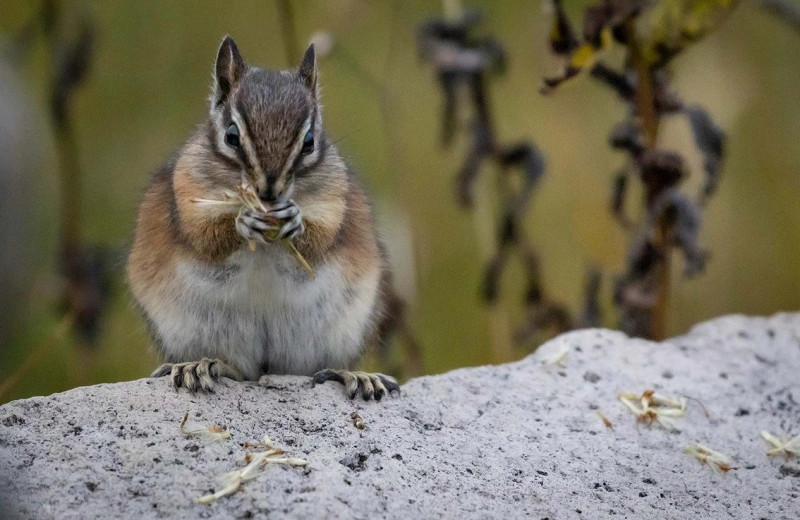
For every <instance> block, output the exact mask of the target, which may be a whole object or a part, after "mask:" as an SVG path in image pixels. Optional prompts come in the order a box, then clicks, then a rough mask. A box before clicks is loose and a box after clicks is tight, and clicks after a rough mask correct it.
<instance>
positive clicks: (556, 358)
mask: <svg viewBox="0 0 800 520" xmlns="http://www.w3.org/2000/svg"><path fill="white" fill-rule="evenodd" d="M568 355H569V345H562V347H561V348H560V349H558V351H557V352H556V353H555V354H553V355H552V356H550V357H549V358H547V359H545V360H544V363H543V364H544V365H545V366H546V367H551V366H553V365H558V366H560V367H561V368H566V366H567V356H568Z"/></svg>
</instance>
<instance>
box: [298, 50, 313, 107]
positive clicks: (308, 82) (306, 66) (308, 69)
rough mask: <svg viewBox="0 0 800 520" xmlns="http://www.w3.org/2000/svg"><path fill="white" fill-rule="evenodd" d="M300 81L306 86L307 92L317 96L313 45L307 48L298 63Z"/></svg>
mask: <svg viewBox="0 0 800 520" xmlns="http://www.w3.org/2000/svg"><path fill="white" fill-rule="evenodd" d="M297 75H298V76H299V77H300V81H302V82H303V84H304V85H305V86H306V88H307V89H308V90H310V91H311V92H313V93H314V97H316V96H317V54H316V53H315V52H314V44H313V43H312V44H311V45H309V46H308V49H307V50H306V53H305V54H304V55H303V61H302V62H300V68H299V69H298V71H297Z"/></svg>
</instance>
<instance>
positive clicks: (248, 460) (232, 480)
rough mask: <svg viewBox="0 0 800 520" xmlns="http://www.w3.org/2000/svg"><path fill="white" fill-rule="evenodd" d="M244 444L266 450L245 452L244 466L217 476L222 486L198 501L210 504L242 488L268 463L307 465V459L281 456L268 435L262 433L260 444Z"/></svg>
mask: <svg viewBox="0 0 800 520" xmlns="http://www.w3.org/2000/svg"><path fill="white" fill-rule="evenodd" d="M244 446H258V447H260V448H266V451H260V452H256V453H247V454H245V456H244V459H243V461H242V462H243V463H244V464H245V466H244V467H243V468H240V469H237V470H236V471H231V472H230V473H225V474H224V475H222V476H221V477H220V478H219V480H220V483H221V484H222V488H221V489H220V490H219V491H216V492H214V493H210V494H208V495H203V496H201V497H200V498H198V499H197V501H198V502H200V503H201V504H210V503H211V502H214V501H215V500H217V499H219V498H222V497H224V496H228V495H232V494H234V493H236V492H237V491H239V490H240V489H242V487H243V486H244V483H245V482H246V481H248V480H252V479H254V478H256V477H257V476H258V475H259V474H260V472H261V470H262V469H263V468H264V467H265V466H267V465H268V464H285V465H287V466H296V467H302V466H306V465H308V461H307V460H305V459H299V458H295V457H281V455H284V454H285V453H286V452H285V451H283V450H280V449H276V448H275V447H274V446H273V444H272V440H271V439H270V438H269V436H268V435H264V441H263V443H261V444H250V443H245V444H244Z"/></svg>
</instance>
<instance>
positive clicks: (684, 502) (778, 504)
mask: <svg viewBox="0 0 800 520" xmlns="http://www.w3.org/2000/svg"><path fill="white" fill-rule="evenodd" d="M565 345H566V346H569V348H570V353H569V356H568V358H567V365H566V367H563V368H562V367H559V366H557V365H552V366H547V365H545V364H543V363H542V361H543V360H547V359H548V358H550V357H551V356H553V354H554V353H556V352H559V351H560V349H561V348H563V347H564V346H565ZM587 373H592V374H594V375H593V376H591V377H588V378H587V377H584V375H585V374H587ZM664 374H669V375H670V377H666V376H665V375H664ZM594 376H597V377H594ZM648 388H653V389H655V390H656V391H657V392H660V393H663V394H664V395H671V396H679V395H687V396H691V397H692V398H696V399H698V400H700V401H702V403H703V404H704V405H705V408H706V409H707V411H708V415H709V417H706V416H705V415H704V412H703V408H702V407H701V406H700V405H699V404H698V403H697V402H696V401H690V402H689V406H688V409H687V414H686V416H685V417H684V418H679V419H677V420H676V424H677V425H678V426H679V428H680V429H681V431H680V432H677V433H675V432H673V433H670V432H667V431H665V430H664V429H662V428H659V427H658V426H650V427H648V426H646V425H642V424H639V425H637V424H636V421H635V418H634V416H633V415H632V414H631V413H630V412H629V411H628V410H627V409H626V408H624V407H623V406H622V405H621V404H620V402H619V401H618V400H617V394H618V393H620V392H636V393H641V392H642V391H644V390H645V389H648ZM798 401H800V314H782V315H777V316H775V317H772V318H746V317H741V316H731V317H726V318H721V319H717V320H714V321H712V322H710V323H706V324H703V325H700V326H698V327H696V328H694V329H693V330H692V331H691V332H690V333H689V334H688V335H687V336H684V337H680V338H676V339H673V340H671V341H668V342H664V343H660V344H656V343H650V342H646V341H641V340H633V339H629V338H627V337H626V336H624V335H623V334H621V333H619V332H612V331H607V330H586V331H579V332H573V333H569V334H565V335H563V336H560V337H559V338H557V339H555V340H553V341H551V342H549V343H547V344H546V345H544V346H543V347H542V348H541V349H540V350H539V351H538V352H537V353H536V354H534V355H532V356H529V357H528V358H526V359H524V360H522V361H520V362H518V363H512V364H508V365H502V366H495V367H480V368H470V369H463V370H456V371H454V372H450V373H448V374H444V375H440V376H431V377H421V378H418V379H414V380H412V381H409V382H408V383H407V384H405V385H404V386H403V395H402V396H401V397H399V398H394V399H385V400H384V401H383V402H380V403H364V402H361V401H348V400H347V399H345V398H344V395H343V393H342V388H341V387H340V386H338V385H334V384H331V383H327V384H325V385H323V386H317V387H316V388H311V385H310V383H309V381H308V379H306V378H300V377H274V378H271V380H270V381H269V383H268V385H267V387H266V388H265V387H260V386H258V385H256V384H253V383H248V384H238V383H233V382H229V383H228V384H227V386H225V387H222V388H220V389H219V391H218V392H217V393H215V394H212V395H189V394H187V393H185V392H184V391H181V392H177V393H176V392H175V391H173V390H172V389H171V388H169V386H168V384H167V381H166V380H165V379H162V380H148V379H143V380H139V381H131V382H126V383H117V384H106V385H98V386H93V387H86V388H78V389H75V390H71V391H69V392H65V393H62V394H56V395H52V396H49V397H37V398H32V399H26V400H22V401H16V402H13V403H9V404H6V405H4V406H2V407H1V408H0V493H2V494H3V497H2V505H1V506H0V507H2V508H4V509H3V510H0V517H2V518H16V517H21V518H81V519H83V518H137V519H139V518H159V517H173V516H174V517H178V516H180V517H186V518H194V517H200V518H234V517H237V518H242V517H251V516H255V517H257V516H263V515H264V514H265V513H270V514H271V515H272V516H274V517H284V516H286V517H297V518H307V517H312V516H315V517H320V518H322V517H324V518H329V517H331V518H345V517H349V518H383V517H394V518H441V517H448V518H449V517H469V518H498V517H509V518H516V517H523V516H528V517H534V518H544V517H548V518H559V519H560V518H606V517H612V516H613V517H615V518H689V519H693V520H694V519H697V518H761V517H766V518H770V519H781V518H783V519H795V518H798V517H800V498H798V495H800V465H798V462H797V460H796V459H791V460H788V461H787V460H784V459H783V458H779V457H772V458H769V457H767V456H766V451H767V449H768V446H767V444H766V443H765V442H764V441H763V440H762V439H761V438H760V436H759V432H760V431H761V430H769V431H771V432H773V433H775V434H777V435H786V434H793V435H797V434H800V404H798ZM354 410H358V413H359V414H360V415H361V417H363V419H364V422H365V423H366V429H364V430H359V429H356V428H355V427H354V425H353V421H352V419H351V418H350V414H351V412H353V411H354ZM597 411H600V412H601V413H603V414H604V415H605V416H606V417H607V418H608V419H609V420H610V421H611V422H612V423H613V430H610V429H607V428H606V427H605V426H604V425H603V423H602V421H601V420H600V418H599V416H598V414H597ZM186 412H189V413H190V416H191V418H192V421H195V422H201V423H203V424H207V425H219V424H224V425H227V427H228V429H229V430H230V432H231V433H232V434H233V439H232V440H230V441H226V442H222V443H208V442H203V441H200V440H197V439H194V438H186V437H184V436H183V435H182V434H181V433H180V431H179V423H180V420H181V418H182V417H183V415H184V413H186ZM265 433H266V434H269V435H270V436H271V437H272V439H273V441H274V442H275V444H276V445H277V446H279V447H283V448H285V449H286V450H287V451H288V452H289V454H290V455H292V456H297V457H303V458H306V459H308V461H309V466H308V467H307V468H292V467H283V466H268V467H267V468H265V470H264V471H263V473H262V474H261V475H260V476H259V477H258V478H256V479H255V480H252V481H249V482H247V483H246V484H245V486H244V487H243V489H242V490H241V491H239V492H238V493H236V494H234V495H232V496H229V497H225V498H222V499H220V500H219V501H217V502H215V503H212V504H210V505H202V504H198V503H197V502H196V499H197V498H198V497H199V496H201V495H203V494H205V493H207V492H209V491H210V490H212V489H219V485H218V484H217V483H216V480H215V479H216V477H217V476H218V475H220V474H222V473H225V472H228V471H231V470H233V469H235V468H236V467H237V466H236V461H237V460H239V459H241V458H242V457H243V454H244V452H245V449H244V448H243V447H242V446H241V445H240V443H242V442H245V441H251V442H255V441H258V440H260V439H261V438H262V437H263V435H264V434H265ZM692 442H701V443H703V444H706V445H708V446H710V447H712V448H714V449H716V450H718V451H721V452H723V453H725V454H727V455H730V456H731V457H732V458H733V459H734V460H735V464H736V466H737V469H735V470H732V471H730V472H728V473H727V474H724V475H716V474H714V473H713V472H712V471H711V469H710V468H709V467H708V466H706V465H701V463H700V462H699V461H698V460H696V459H695V458H694V457H692V456H690V455H686V454H684V453H683V448H684V447H685V446H686V445H687V444H690V443H692Z"/></svg>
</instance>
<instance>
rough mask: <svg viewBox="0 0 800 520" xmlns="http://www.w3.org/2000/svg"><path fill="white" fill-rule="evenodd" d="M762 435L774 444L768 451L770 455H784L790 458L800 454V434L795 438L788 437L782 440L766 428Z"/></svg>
mask: <svg viewBox="0 0 800 520" xmlns="http://www.w3.org/2000/svg"><path fill="white" fill-rule="evenodd" d="M761 437H763V438H764V440H765V441H767V442H768V443H770V444H771V445H772V446H773V447H772V449H771V450H769V451H768V452H767V455H769V456H772V455H783V456H785V457H786V458H787V459H790V458H792V457H796V456H797V455H798V454H800V435H798V436H797V437H794V438H792V437H787V438H786V440H781V439H779V438H778V437H776V436H775V435H772V434H771V433H769V432H768V431H766V430H764V431H762V432H761Z"/></svg>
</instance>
